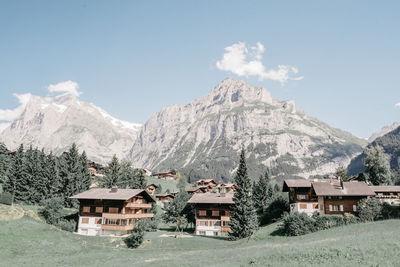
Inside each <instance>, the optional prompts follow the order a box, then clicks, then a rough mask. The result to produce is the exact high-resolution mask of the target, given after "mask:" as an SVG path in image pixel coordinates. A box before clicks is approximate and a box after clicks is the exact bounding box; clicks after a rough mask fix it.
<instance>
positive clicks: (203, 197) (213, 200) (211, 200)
mask: <svg viewBox="0 0 400 267" xmlns="http://www.w3.org/2000/svg"><path fill="white" fill-rule="evenodd" d="M232 198H233V194H225V196H221V194H220V193H196V194H194V195H193V196H192V197H191V198H190V199H189V201H188V203H197V204H201V203H203V204H235V202H233V199H232Z"/></svg>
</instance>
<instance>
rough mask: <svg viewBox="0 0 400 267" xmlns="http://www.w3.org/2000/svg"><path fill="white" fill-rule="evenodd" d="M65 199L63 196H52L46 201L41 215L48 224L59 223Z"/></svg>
mask: <svg viewBox="0 0 400 267" xmlns="http://www.w3.org/2000/svg"><path fill="white" fill-rule="evenodd" d="M63 209H64V200H63V199H62V198H51V199H48V200H46V201H45V202H44V207H43V208H42V209H41V211H40V215H41V216H42V217H43V218H44V219H45V221H46V222H47V223H48V224H53V225H57V224H58V221H59V220H60V218H61V217H62V216H63Z"/></svg>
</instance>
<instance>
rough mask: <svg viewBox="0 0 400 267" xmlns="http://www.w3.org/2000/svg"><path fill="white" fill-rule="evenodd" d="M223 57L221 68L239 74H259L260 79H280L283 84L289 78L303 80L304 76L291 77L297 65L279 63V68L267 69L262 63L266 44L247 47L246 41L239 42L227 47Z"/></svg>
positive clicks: (247, 75)
mask: <svg viewBox="0 0 400 267" xmlns="http://www.w3.org/2000/svg"><path fill="white" fill-rule="evenodd" d="M225 51H226V52H225V54H224V55H223V58H222V59H221V60H219V61H217V63H216V66H217V68H218V69H219V70H224V71H230V72H232V73H234V74H236V75H238V76H245V77H249V76H258V78H259V79H260V80H265V79H267V80H273V81H279V82H280V83H281V84H284V83H286V82H287V81H288V80H297V81H298V80H302V79H303V78H304V77H303V76H300V77H290V76H289V74H290V73H293V74H297V73H298V72H299V70H298V69H297V68H296V67H292V66H287V65H279V66H278V69H270V70H266V68H265V66H264V64H263V63H262V56H263V54H264V52H265V48H264V45H263V44H261V43H260V42H257V44H256V46H252V47H247V46H246V43H244V42H239V43H236V44H233V45H231V46H228V47H225Z"/></svg>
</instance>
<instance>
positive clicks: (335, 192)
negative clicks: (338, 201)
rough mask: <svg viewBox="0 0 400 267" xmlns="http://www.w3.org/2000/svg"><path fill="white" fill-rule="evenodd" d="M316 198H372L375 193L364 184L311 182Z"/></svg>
mask: <svg viewBox="0 0 400 267" xmlns="http://www.w3.org/2000/svg"><path fill="white" fill-rule="evenodd" d="M312 187H313V189H314V192H315V194H316V195H317V196H374V195H375V192H374V191H373V190H372V189H371V188H370V187H369V186H368V185H367V184H366V183H365V182H343V188H342V186H341V185H340V183H339V182H337V181H335V182H332V183H330V182H313V183H312Z"/></svg>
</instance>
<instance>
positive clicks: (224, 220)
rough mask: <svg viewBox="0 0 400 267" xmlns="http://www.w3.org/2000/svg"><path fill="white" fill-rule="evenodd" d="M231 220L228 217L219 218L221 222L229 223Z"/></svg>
mask: <svg viewBox="0 0 400 267" xmlns="http://www.w3.org/2000/svg"><path fill="white" fill-rule="evenodd" d="M230 220H231V217H229V216H221V221H223V222H229V221H230Z"/></svg>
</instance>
